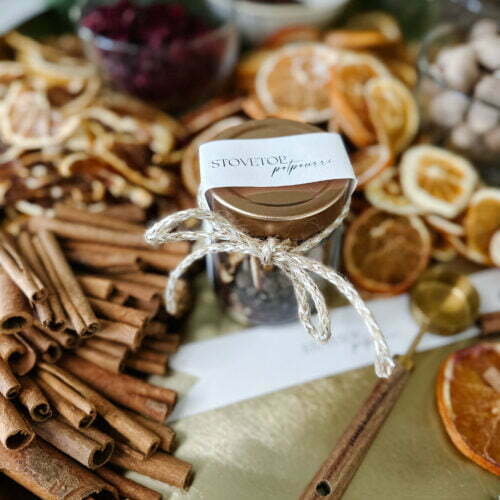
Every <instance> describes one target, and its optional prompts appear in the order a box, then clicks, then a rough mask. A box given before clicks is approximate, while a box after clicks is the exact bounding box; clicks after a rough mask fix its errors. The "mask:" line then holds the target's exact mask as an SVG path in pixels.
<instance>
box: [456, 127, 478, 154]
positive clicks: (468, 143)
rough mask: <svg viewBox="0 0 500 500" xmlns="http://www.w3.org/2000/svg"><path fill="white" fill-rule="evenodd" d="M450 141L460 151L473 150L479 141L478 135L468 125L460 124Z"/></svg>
mask: <svg viewBox="0 0 500 500" xmlns="http://www.w3.org/2000/svg"><path fill="white" fill-rule="evenodd" d="M450 140H451V143H452V145H453V146H455V147H456V148H458V149H471V148H472V147H473V146H474V144H475V143H476V141H477V134H476V133H475V132H474V131H473V130H471V128H470V127H469V126H468V125H467V124H466V123H460V124H459V125H457V126H456V127H454V128H453V130H452V131H451V134H450Z"/></svg>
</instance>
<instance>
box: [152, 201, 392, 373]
mask: <svg viewBox="0 0 500 500" xmlns="http://www.w3.org/2000/svg"><path fill="white" fill-rule="evenodd" d="M198 206H199V207H200V208H191V209H188V210H182V211H180V212H176V213H173V214H171V215H168V216H167V217H165V218H164V219H163V220H161V221H159V222H157V223H156V224H154V225H153V226H152V227H151V228H150V229H148V230H147V231H146V234H145V239H146V242H147V243H149V244H150V245H154V246H157V245H159V244H161V243H168V242H172V241H199V242H200V243H201V244H200V246H199V247H198V248H196V249H195V250H193V251H192V252H191V253H190V254H188V255H187V256H186V257H185V258H184V259H183V260H182V261H181V262H180V263H179V264H178V265H177V267H176V268H175V269H174V270H173V271H172V272H171V273H170V275H169V279H168V282H167V288H166V290H165V300H166V307H167V311H168V312H169V313H170V314H175V313H176V310H177V300H176V296H175V295H176V294H175V289H176V283H177V280H178V279H179V278H180V277H181V276H182V275H183V274H184V273H185V272H186V271H187V269H188V268H189V267H191V265H192V264H193V263H194V262H196V261H197V260H199V259H202V258H204V257H206V256H207V255H209V254H217V253H225V252H236V253H241V254H245V255H250V256H253V257H256V258H257V259H259V260H260V262H261V263H262V265H263V266H275V267H277V268H278V269H279V270H280V271H281V272H282V273H283V274H285V276H287V277H288V279H289V280H290V281H291V283H292V285H293V288H294V292H295V296H296V299H297V306H298V316H299V319H300V321H301V323H302V325H303V326H304V328H305V330H306V331H307V332H308V333H309V335H311V337H313V338H314V339H315V340H316V341H318V342H321V343H324V342H326V341H327V340H329V338H330V337H331V325H330V315H329V312H328V308H327V306H326V302H325V298H324V296H323V294H322V292H321V291H320V289H319V288H318V285H317V284H316V283H315V282H314V280H313V279H312V277H311V274H315V275H317V276H319V277H320V278H323V279H324V280H326V281H328V282H329V283H331V284H332V285H334V286H335V287H336V288H337V289H338V291H339V292H340V293H341V294H342V295H343V296H344V297H345V298H346V299H347V300H348V301H349V302H350V303H351V305H352V306H353V307H354V309H355V310H356V312H357V313H358V314H359V315H360V316H361V319H362V320H363V322H364V323H365V325H366V327H367V329H368V331H369V332H370V334H371V337H372V341H373V345H374V348H375V354H376V358H375V373H376V374H377V375H378V376H379V377H388V376H389V375H390V374H391V372H392V369H393V368H394V361H393V360H392V358H391V355H390V353H389V349H388V347H387V343H386V340H385V337H384V335H383V333H382V331H381V329H380V327H379V325H378V324H377V322H376V321H375V318H374V317H373V315H372V313H371V311H370V310H369V309H368V307H367V306H366V304H365V303H364V301H363V299H362V298H361V297H360V296H359V294H358V292H357V291H356V290H355V289H354V287H353V286H352V284H351V283H350V282H349V281H347V280H346V279H345V278H343V277H342V276H341V275H340V274H339V273H338V272H337V271H335V270H334V269H332V268H331V267H328V266H325V265H324V264H321V263H320V262H318V261H316V260H313V259H311V258H309V257H306V256H305V255H304V254H305V253H307V252H308V251H309V250H311V249H312V248H314V247H316V246H317V245H318V244H319V243H320V242H321V241H322V240H323V239H325V238H327V237H328V236H330V235H331V234H332V233H333V231H335V229H337V228H338V227H339V226H340V225H341V224H342V222H343V221H344V219H345V217H346V216H347V214H348V213H349V208H350V202H349V203H347V204H346V205H345V206H344V208H343V210H342V212H341V213H340V215H339V216H338V217H337V219H335V220H334V221H333V222H332V223H331V224H330V225H329V226H327V227H326V228H325V229H323V230H322V231H320V232H319V233H317V234H315V235H314V236H312V237H311V238H309V239H307V240H304V241H303V242H302V243H300V244H298V245H294V244H292V243H291V242H289V241H282V240H280V239H277V238H271V237H269V238H267V239H259V238H254V237H252V236H250V235H249V234H247V233H245V232H243V231H241V230H239V229H238V228H236V227H235V226H233V225H232V224H231V222H229V220H228V219H226V218H225V217H224V216H222V215H220V214H218V213H215V212H212V211H211V210H210V209H209V208H208V205H207V202H206V199H205V196H204V195H202V194H201V193H200V195H199V196H198ZM189 219H197V220H198V221H200V222H206V223H208V224H209V225H210V228H211V231H206V230H204V229H203V227H202V228H201V229H200V230H196V231H184V230H179V231H176V229H177V228H178V227H179V226H181V225H182V224H183V223H184V222H185V221H187V220H189ZM310 300H311V301H312V302H313V304H314V306H315V308H316V311H317V324H316V325H315V324H314V323H313V320H312V314H311V307H310Z"/></svg>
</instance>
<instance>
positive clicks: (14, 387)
mask: <svg viewBox="0 0 500 500" xmlns="http://www.w3.org/2000/svg"><path fill="white" fill-rule="evenodd" d="M20 390H21V384H20V383H19V381H18V380H17V378H16V377H15V376H14V374H13V373H12V370H11V369H10V367H9V365H8V364H7V363H6V362H5V361H4V360H3V359H0V394H1V395H2V396H3V397H5V398H7V399H13V398H16V397H17V395H18V394H19V391H20Z"/></svg>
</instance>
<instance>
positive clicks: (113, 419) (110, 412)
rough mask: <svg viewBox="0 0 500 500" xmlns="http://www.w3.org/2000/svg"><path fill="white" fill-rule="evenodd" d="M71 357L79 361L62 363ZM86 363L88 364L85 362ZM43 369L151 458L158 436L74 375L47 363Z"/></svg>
mask: <svg viewBox="0 0 500 500" xmlns="http://www.w3.org/2000/svg"><path fill="white" fill-rule="evenodd" d="M70 357H71V358H72V359H77V360H78V358H76V357H74V356H68V357H66V356H65V357H64V358H63V359H62V360H61V361H64V360H65V359H67V358H70ZM79 361H80V360H79ZM81 361H84V360H81ZM84 363H87V362H86V361H84ZM43 368H44V369H46V370H47V371H50V373H51V374H52V375H54V376H56V377H58V378H60V379H61V381H63V382H64V383H65V384H68V385H70V386H71V387H72V388H73V389H74V390H75V391H77V392H78V393H79V394H81V396H82V397H84V398H85V399H87V400H88V401H90V402H91V403H92V404H93V405H94V406H95V408H96V409H97V412H98V413H99V415H101V417H102V418H103V419H104V420H105V421H106V422H107V423H108V424H109V425H110V426H111V427H112V428H113V429H114V430H115V431H117V432H118V433H119V434H120V435H121V436H123V437H124V439H126V440H127V442H128V443H130V445H131V446H132V447H133V448H134V449H136V450H138V451H140V452H141V453H142V454H143V455H145V456H146V457H148V456H150V455H151V454H152V453H154V451H155V450H156V449H157V447H158V445H159V443H160V438H159V437H158V436H156V434H154V433H153V432H151V431H150V430H149V429H146V428H145V427H143V426H141V425H140V424H138V423H137V422H136V421H135V420H132V419H131V418H130V417H129V416H128V415H126V414H125V413H124V412H123V411H121V410H119V409H118V408H117V407H116V406H114V405H113V404H112V403H110V402H109V401H108V400H107V399H105V398H103V397H102V396H101V395H100V394H99V393H97V392H96V391H94V390H93V389H91V388H90V387H89V386H87V385H86V384H84V383H83V382H82V381H81V380H79V379H78V378H76V377H75V376H74V375H72V374H71V373H69V372H67V371H65V370H63V369H61V368H59V367H56V366H54V365H47V364H46V363H44V366H43ZM102 371H103V372H104V373H108V374H110V372H107V371H106V370H102ZM115 376H116V375H115ZM80 378H81V377H80Z"/></svg>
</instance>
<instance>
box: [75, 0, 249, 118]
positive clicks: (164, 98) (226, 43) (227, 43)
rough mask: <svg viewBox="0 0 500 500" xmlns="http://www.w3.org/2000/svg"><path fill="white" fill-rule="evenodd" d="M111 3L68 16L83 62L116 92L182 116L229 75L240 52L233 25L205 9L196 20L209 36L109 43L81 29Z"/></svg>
mask: <svg viewBox="0 0 500 500" xmlns="http://www.w3.org/2000/svg"><path fill="white" fill-rule="evenodd" d="M116 3H117V0H85V1H81V2H79V3H77V4H76V5H75V7H74V8H73V9H72V11H71V14H70V15H71V18H72V20H73V21H74V22H75V24H76V27H77V32H78V35H79V37H80V39H81V40H82V42H83V44H84V50H85V52H86V55H87V57H88V58H89V59H90V60H91V61H93V62H94V63H95V64H96V65H97V66H98V67H99V68H100V70H101V73H102V75H103V78H104V79H105V80H106V81H108V82H109V83H110V84H111V85H112V86H113V87H115V88H116V89H118V90H121V91H125V92H128V93H130V94H133V95H134V96H136V97H139V98H141V99H144V100H146V101H149V102H151V103H153V104H155V105H157V106H159V107H161V108H163V109H166V110H169V111H183V110H185V109H187V108H189V107H191V106H194V105H196V104H197V103H198V102H200V101H202V100H204V99H206V98H208V97H210V96H211V95H213V94H214V93H216V92H217V91H218V90H219V89H220V87H221V86H222V85H223V84H224V82H225V81H226V79H227V77H228V76H229V75H230V74H231V73H232V70H233V68H234V65H235V64H236V60H237V57H238V48H239V42H238V33H237V30H236V27H235V25H234V24H233V22H232V21H230V20H229V21H227V20H225V21H220V20H219V19H217V18H216V17H214V16H213V15H211V12H210V11H209V10H207V9H205V10H203V11H202V12H203V14H198V15H199V16H200V17H201V16H202V19H203V21H204V22H206V23H207V24H208V25H209V26H210V29H209V31H207V32H205V33H202V34H199V35H195V36H194V37H193V38H190V39H188V40H185V39H174V40H173V41H171V42H168V43H167V44H159V46H155V47H152V46H148V45H145V44H144V45H140V44H135V43H129V42H123V41H118V40H115V39H112V38H108V37H106V36H102V35H100V34H97V33H95V32H93V31H92V30H91V29H89V28H87V27H86V26H84V25H83V24H82V19H83V18H84V17H85V16H86V15H87V14H89V13H90V12H91V11H92V10H94V9H95V8H96V7H99V6H103V5H108V6H110V5H113V4H116ZM132 3H135V2H132ZM137 3H139V2H137ZM149 3H180V2H179V1H177V2H174V1H172V2H165V1H163V2H149ZM198 3H200V2H198ZM188 12H190V13H192V11H191V10H190V9H188Z"/></svg>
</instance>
